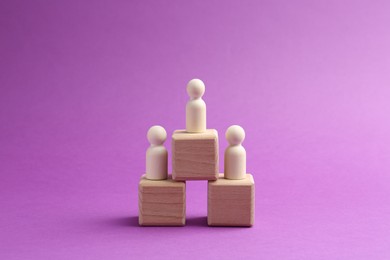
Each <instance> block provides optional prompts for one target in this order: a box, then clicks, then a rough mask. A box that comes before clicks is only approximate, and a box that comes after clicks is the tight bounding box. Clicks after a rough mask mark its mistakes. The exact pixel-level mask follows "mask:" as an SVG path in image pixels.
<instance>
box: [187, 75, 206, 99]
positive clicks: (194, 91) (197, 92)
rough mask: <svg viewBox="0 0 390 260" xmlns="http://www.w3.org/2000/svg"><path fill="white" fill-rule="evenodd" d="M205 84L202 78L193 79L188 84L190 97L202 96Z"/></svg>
mask: <svg viewBox="0 0 390 260" xmlns="http://www.w3.org/2000/svg"><path fill="white" fill-rule="evenodd" d="M204 90H205V86H204V83H203V81H201V80H200V79H192V80H190V82H188V84H187V93H188V95H189V96H190V98H200V97H202V96H203V94H204Z"/></svg>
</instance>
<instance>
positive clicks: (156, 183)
mask: <svg viewBox="0 0 390 260" xmlns="http://www.w3.org/2000/svg"><path fill="white" fill-rule="evenodd" d="M139 186H140V187H141V188H143V189H144V192H146V193H148V189H147V188H148V187H163V188H164V187H167V188H170V190H169V192H174V191H177V190H179V189H172V188H183V186H185V182H182V181H174V180H172V176H171V175H169V176H168V179H166V180H149V179H147V178H146V175H145V174H144V175H142V176H141V179H140V181H139ZM145 188H146V189H145Z"/></svg>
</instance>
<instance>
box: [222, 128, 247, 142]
mask: <svg viewBox="0 0 390 260" xmlns="http://www.w3.org/2000/svg"><path fill="white" fill-rule="evenodd" d="M225 135H226V140H227V141H228V142H229V144H230V145H238V144H241V143H242V142H243V141H244V139H245V131H244V129H243V128H242V127H241V126H239V125H232V126H230V127H229V128H228V129H227V130H226V134H225Z"/></svg>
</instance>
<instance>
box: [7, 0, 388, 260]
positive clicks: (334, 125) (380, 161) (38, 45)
mask: <svg viewBox="0 0 390 260" xmlns="http://www.w3.org/2000/svg"><path fill="white" fill-rule="evenodd" d="M389 13H390V2H389V1H349V0H346V1H333V0H332V1H301V0H299V1H196V2H195V1H91V2H89V1H41V0H38V1H19V0H12V1H11V0H2V1H1V2H0V90H1V91H0V193H1V196H0V203H1V205H0V224H1V228H0V258H1V259H8V260H9V259H176V258H179V257H180V259H389V258H390V247H389V245H390V73H389V71H390V47H389V46H390V15H389ZM195 77H197V78H200V79H202V80H203V81H204V82H205V84H206V93H205V96H204V99H205V101H206V103H207V116H208V128H216V129H217V130H218V131H219V136H220V154H221V155H222V154H223V151H224V149H225V148H226V141H225V138H224V133H225V130H226V128H227V127H228V126H229V125H231V124H239V125H241V126H243V127H244V128H245V130H246V140H245V142H244V145H245V147H246V150H247V155H248V158H247V161H248V163H247V169H248V172H250V173H252V174H253V175H254V177H255V180H256V219H255V226H254V227H253V228H210V227H207V224H206V214H207V203H206V198H207V189H206V188H207V186H206V182H203V181H199V182H188V183H187V189H188V191H187V226H185V227H181V228H180V227H176V228H164V227H152V228H141V227H138V226H137V214H138V213H137V209H138V206H137V184H138V180H139V177H140V175H141V174H142V173H143V172H144V170H145V165H144V160H145V159H144V157H145V151H146V148H147V146H148V143H147V140H146V136H145V135H146V131H147V130H148V128H149V127H150V126H152V125H154V124H160V125H162V126H164V127H165V128H166V129H167V132H168V136H170V135H171V134H172V132H173V131H174V130H175V129H180V128H184V126H185V104H186V101H187V94H186V90H185V86H186V83H187V82H188V81H189V80H190V79H192V78H195ZM169 139H170V138H168V141H167V143H166V145H167V147H168V150H169V151H170V140H169ZM220 168H221V170H223V160H221V165H220Z"/></svg>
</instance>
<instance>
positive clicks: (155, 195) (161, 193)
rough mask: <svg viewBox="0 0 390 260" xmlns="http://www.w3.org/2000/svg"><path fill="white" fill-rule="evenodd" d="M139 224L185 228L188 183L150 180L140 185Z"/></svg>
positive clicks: (143, 177) (144, 178)
mask: <svg viewBox="0 0 390 260" xmlns="http://www.w3.org/2000/svg"><path fill="white" fill-rule="evenodd" d="M138 209H139V218H138V222H139V225H141V226H184V225H185V223H186V183H185V182H183V181H173V180H172V178H171V176H169V177H168V179H166V180H148V179H146V177H145V175H143V176H142V177H141V180H140V182H139V185H138Z"/></svg>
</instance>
